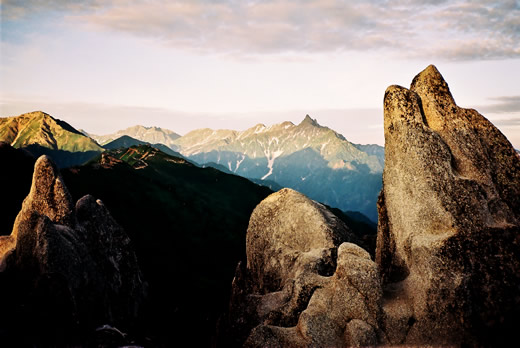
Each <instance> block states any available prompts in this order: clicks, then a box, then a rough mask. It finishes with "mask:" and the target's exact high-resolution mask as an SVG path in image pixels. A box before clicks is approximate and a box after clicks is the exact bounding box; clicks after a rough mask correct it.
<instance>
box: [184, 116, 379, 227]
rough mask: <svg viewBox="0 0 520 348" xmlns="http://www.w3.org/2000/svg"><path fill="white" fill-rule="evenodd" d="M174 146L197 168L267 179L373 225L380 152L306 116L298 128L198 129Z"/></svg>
mask: <svg viewBox="0 0 520 348" xmlns="http://www.w3.org/2000/svg"><path fill="white" fill-rule="evenodd" d="M174 145H175V149H176V150H177V151H179V152H180V153H181V154H182V155H183V156H185V157H186V158H189V159H191V160H193V161H195V162H197V163H200V164H205V163H216V164H219V165H222V166H224V167H226V168H227V169H228V170H229V171H230V172H233V173H235V174H237V175H241V176H244V177H247V178H253V179H260V180H272V181H274V182H276V183H278V184H279V185H281V186H282V187H289V188H292V189H295V190H297V191H299V192H302V193H304V194H306V195H308V196H309V197H310V198H312V199H315V200H317V201H320V202H323V203H325V204H327V205H330V206H333V207H338V208H340V209H341V210H356V211H360V212H362V213H363V214H365V215H367V216H369V217H370V218H371V219H372V220H374V221H376V220H377V209H376V205H375V202H376V201H377V195H378V193H379V190H380V189H381V178H382V170H383V166H384V149H383V147H381V146H378V145H357V144H353V143H351V142H349V141H348V140H346V139H345V137H343V136H342V135H341V134H339V133H337V132H335V131H334V130H332V129H330V128H327V127H323V126H321V125H320V124H318V122H317V121H316V120H314V119H312V118H311V117H310V116H308V115H307V116H306V117H305V119H304V120H303V121H302V122H301V123H300V124H298V125H295V124H293V123H292V122H283V123H280V124H275V125H272V126H269V127H266V126H265V125H263V124H258V125H256V126H254V127H252V128H249V129H247V130H245V131H241V132H239V131H233V130H212V129H199V130H195V131H192V132H190V133H187V134H186V135H184V136H182V137H180V138H178V139H176V140H175V141H174Z"/></svg>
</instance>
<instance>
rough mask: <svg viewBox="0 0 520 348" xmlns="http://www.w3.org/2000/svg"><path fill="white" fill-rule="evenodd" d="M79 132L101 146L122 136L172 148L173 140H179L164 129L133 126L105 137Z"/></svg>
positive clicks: (175, 135)
mask: <svg viewBox="0 0 520 348" xmlns="http://www.w3.org/2000/svg"><path fill="white" fill-rule="evenodd" d="M81 132H82V133H83V134H85V135H87V136H89V137H91V138H92V139H94V140H95V141H97V142H98V143H99V144H101V145H105V144H108V143H110V142H111V141H113V140H116V139H118V138H120V137H122V136H125V135H127V136H129V137H132V138H134V139H137V140H141V141H144V142H146V143H149V144H164V145H166V146H168V147H170V148H171V147H172V145H173V144H174V141H175V139H177V138H179V137H180V135H179V134H177V133H175V132H173V131H171V130H169V129H164V128H159V127H144V126H139V125H138V126H133V127H129V128H126V129H123V130H120V131H117V132H116V133H113V134H107V135H95V134H90V133H87V132H86V131H84V130H81Z"/></svg>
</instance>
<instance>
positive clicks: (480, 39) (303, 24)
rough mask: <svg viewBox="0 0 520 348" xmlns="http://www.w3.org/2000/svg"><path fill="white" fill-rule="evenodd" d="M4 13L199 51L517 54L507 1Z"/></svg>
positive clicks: (47, 4)
mask: <svg viewBox="0 0 520 348" xmlns="http://www.w3.org/2000/svg"><path fill="white" fill-rule="evenodd" d="M2 10H3V11H2V12H3V14H2V16H3V17H4V16H5V18H7V19H11V20H16V19H19V18H22V17H23V16H28V15H30V14H31V13H36V12H43V11H62V13H63V14H64V16H65V18H66V19H68V20H69V21H70V22H74V23H86V24H87V25H89V26H90V27H91V28H96V29H98V30H110V31H118V32H123V33H127V34H130V35H134V36H139V37H145V38H153V39H155V40H159V41H161V42H163V43H164V44H167V45H170V46H172V47H176V48H180V49H187V50H194V51H199V52H203V53H234V54H242V55H257V54H273V53H274V54H279V53H288V52H289V53H290V52H297V53H298V52H299V53H301V52H309V53H328V52H337V51H340V52H341V51H376V52H377V51H381V50H385V52H391V53H394V54H396V55H398V56H401V57H407V58H410V57H421V58H425V57H427V58H432V59H433V58H435V59H441V58H442V59H445V60H474V59H501V58H518V57H520V4H519V2H518V1H515V0H505V1H499V2H496V1H490V0H476V1H471V2H468V1H461V0H451V1H449V0H445V1H433V0H415V1H414V0H397V1H391V2H390V1H386V0H370V1H349V0H344V1H342V0H301V1H297V0H266V1H255V0H249V1H246V0H243V1H239V0H216V1H215V0H214V1H210V0H179V1H174V2H169V1H158V0H146V1H145V0H140V1H132V2H131V1H123V0H106V1H101V0H90V1H51V0H29V1H19V0H17V1H13V0H4V1H3V2H2Z"/></svg>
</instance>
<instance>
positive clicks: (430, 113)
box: [376, 66, 520, 345]
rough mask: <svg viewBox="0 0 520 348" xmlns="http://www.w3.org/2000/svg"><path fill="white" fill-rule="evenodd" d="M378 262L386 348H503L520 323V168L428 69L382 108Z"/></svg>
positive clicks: (505, 145) (494, 133) (506, 146)
mask: <svg viewBox="0 0 520 348" xmlns="http://www.w3.org/2000/svg"><path fill="white" fill-rule="evenodd" d="M384 124H385V144H386V147H385V156H386V158H385V169H384V174H383V189H382V191H381V194H380V198H379V202H378V206H379V230H378V240H377V250H376V261H377V263H378V264H379V266H380V268H381V275H382V279H383V283H384V290H385V296H384V307H383V308H384V320H383V323H382V326H383V327H384V330H385V332H386V334H387V336H388V339H389V342H390V343H391V344H395V345H397V344H421V345H422V344H433V345H448V344H455V345H459V344H470V345H476V344H480V345H487V344H499V343H501V342H503V343H505V342H507V339H508V338H511V337H513V336H514V335H515V330H514V329H515V328H518V325H519V320H518V318H519V314H520V160H519V158H518V156H517V155H516V154H515V150H514V149H513V147H512V146H511V144H510V143H509V142H508V140H507V139H506V138H505V137H504V136H503V135H502V134H501V133H500V132H499V131H498V130H497V129H496V128H495V127H494V126H493V125H492V124H491V123H490V122H489V121H488V120H487V119H485V118H484V117H483V116H482V115H480V114H479V113H478V112H477V111H475V110H472V109H463V108H460V107H458V106H457V105H456V104H455V101H454V99H453V97H452V95H451V93H450V91H449V88H448V85H447V83H446V82H445V81H444V79H443V77H442V76H441V74H440V73H439V72H438V71H437V69H436V68H435V67H434V66H429V67H428V68H426V69H425V70H424V71H422V72H421V73H420V74H418V75H417V76H416V77H415V78H414V80H413V82H412V84H411V87H410V89H406V88H403V87H399V86H390V87H389V88H388V89H387V90H386V93H385V99H384Z"/></svg>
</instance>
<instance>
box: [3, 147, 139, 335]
mask: <svg viewBox="0 0 520 348" xmlns="http://www.w3.org/2000/svg"><path fill="white" fill-rule="evenodd" d="M0 238H2V239H0V271H1V273H0V287H1V288H2V295H4V296H5V295H10V296H11V303H10V304H9V306H6V307H7V308H6V310H5V311H4V313H8V315H7V317H9V319H10V320H12V321H9V322H8V323H6V325H8V326H9V325H14V324H16V320H17V318H18V319H22V320H23V317H24V316H30V317H29V319H26V321H27V324H28V326H29V327H32V325H34V326H35V327H34V328H32V329H33V330H35V335H41V336H42V337H43V338H42V337H38V338H36V339H37V340H38V339H44V340H45V339H50V340H52V339H55V338H56V336H58V337H61V339H64V340H69V339H80V338H78V337H63V336H66V335H67V334H70V335H72V336H73V335H75V334H77V333H78V330H83V329H85V330H94V329H95V328H96V327H97V326H100V325H103V324H111V325H116V326H122V327H126V328H128V327H130V326H131V325H132V323H135V321H136V318H137V316H138V313H139V307H140V305H141V303H142V301H143V298H144V293H145V285H144V284H143V281H142V279H141V272H140V270H139V266H138V264H137V259H136V257H135V254H134V252H133V250H132V248H131V245H130V240H129V238H128V237H127V236H126V234H125V232H124V231H123V230H122V229H121V227H120V226H119V225H118V224H117V223H116V222H115V220H114V219H113V218H112V217H111V216H110V213H109V212H108V211H107V209H106V208H105V207H104V205H103V203H102V202H101V201H99V200H97V201H96V200H95V199H94V198H93V197H92V196H88V195H87V196H85V197H83V198H81V199H80V200H79V201H78V202H77V203H76V205H75V206H74V204H73V202H72V199H71V196H70V194H69V192H68V190H67V188H66V187H65V185H64V183H63V180H62V178H61V175H60V174H59V172H58V170H57V168H56V166H55V165H54V163H52V162H51V161H50V159H49V158H48V157H46V156H42V157H40V158H39V159H38V160H37V161H36V164H35V168H34V174H33V182H32V186H31V190H30V193H29V195H28V196H27V197H26V199H25V200H24V202H23V205H22V209H21V211H20V213H19V214H18V216H17V217H16V221H15V223H14V227H13V231H12V233H11V235H10V236H2V237H0ZM10 310H12V311H13V312H14V313H10ZM20 311H21V312H20ZM4 317H6V315H4ZM20 317H21V318H20ZM42 317H45V320H42V321H41V322H38V320H37V319H41V318H42ZM61 330H63V331H64V332H61V333H59V332H57V331H61ZM15 331H16V328H15V329H14V332H15ZM52 337H54V338H52ZM33 338H34V337H33ZM26 339H28V340H31V338H29V337H26Z"/></svg>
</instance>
